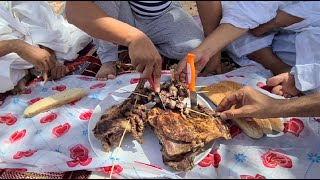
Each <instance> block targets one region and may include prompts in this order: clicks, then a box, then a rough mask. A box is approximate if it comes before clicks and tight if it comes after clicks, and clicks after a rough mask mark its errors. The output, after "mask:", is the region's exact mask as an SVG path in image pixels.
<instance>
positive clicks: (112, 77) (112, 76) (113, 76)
mask: <svg viewBox="0 0 320 180" xmlns="http://www.w3.org/2000/svg"><path fill="white" fill-rule="evenodd" d="M114 78H116V76H115V75H113V74H109V75H108V79H114Z"/></svg>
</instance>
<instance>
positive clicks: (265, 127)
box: [254, 118, 272, 134]
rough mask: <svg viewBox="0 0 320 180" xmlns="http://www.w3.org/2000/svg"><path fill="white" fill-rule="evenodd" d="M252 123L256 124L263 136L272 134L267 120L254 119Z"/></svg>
mask: <svg viewBox="0 0 320 180" xmlns="http://www.w3.org/2000/svg"><path fill="white" fill-rule="evenodd" d="M254 121H256V122H257V124H258V126H259V127H260V128H261V130H262V132H263V133H264V134H272V126H271V123H270V121H269V119H255V118H254Z"/></svg>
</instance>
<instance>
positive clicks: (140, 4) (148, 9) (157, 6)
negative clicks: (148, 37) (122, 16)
mask: <svg viewBox="0 0 320 180" xmlns="http://www.w3.org/2000/svg"><path fill="white" fill-rule="evenodd" d="M129 4H130V6H131V9H132V11H133V12H134V13H135V14H137V15H139V16H142V17H156V16H159V15H161V14H162V13H163V12H165V10H166V9H167V8H168V7H169V6H170V5H171V1H129Z"/></svg>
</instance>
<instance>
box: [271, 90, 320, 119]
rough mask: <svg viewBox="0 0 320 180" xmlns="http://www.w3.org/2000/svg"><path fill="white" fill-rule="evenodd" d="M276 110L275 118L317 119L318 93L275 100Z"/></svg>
mask: <svg viewBox="0 0 320 180" xmlns="http://www.w3.org/2000/svg"><path fill="white" fill-rule="evenodd" d="M277 101H278V102H277V104H278V106H277V108H276V113H274V116H277V117H319V116H320V93H317V94H312V95H307V96H302V97H299V98H292V99H286V100H277Z"/></svg>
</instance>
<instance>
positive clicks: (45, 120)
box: [40, 113, 58, 124]
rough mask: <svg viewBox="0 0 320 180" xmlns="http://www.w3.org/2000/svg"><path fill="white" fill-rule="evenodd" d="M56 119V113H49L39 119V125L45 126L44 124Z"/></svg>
mask: <svg viewBox="0 0 320 180" xmlns="http://www.w3.org/2000/svg"><path fill="white" fill-rule="evenodd" d="M57 117H58V114H56V113H50V114H48V115H46V116H44V117H42V118H41V119H40V123H41V124H45V123H49V122H52V121H54V120H55V119H57Z"/></svg>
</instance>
